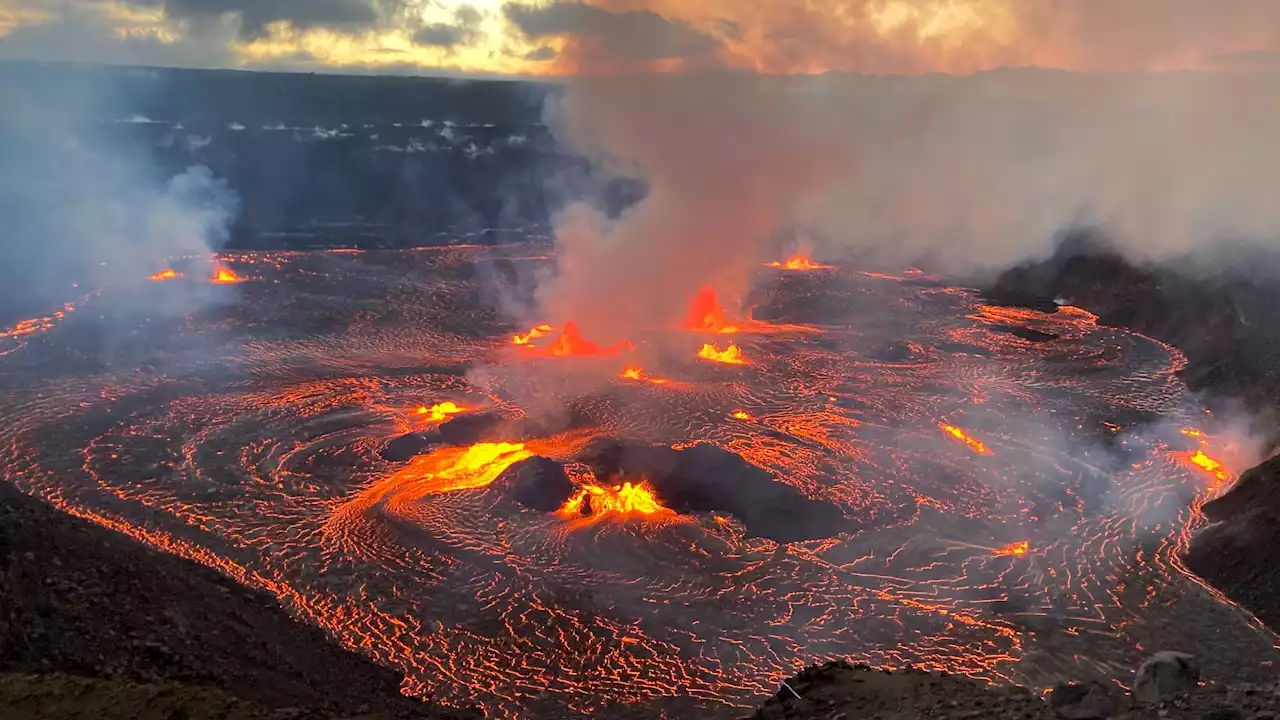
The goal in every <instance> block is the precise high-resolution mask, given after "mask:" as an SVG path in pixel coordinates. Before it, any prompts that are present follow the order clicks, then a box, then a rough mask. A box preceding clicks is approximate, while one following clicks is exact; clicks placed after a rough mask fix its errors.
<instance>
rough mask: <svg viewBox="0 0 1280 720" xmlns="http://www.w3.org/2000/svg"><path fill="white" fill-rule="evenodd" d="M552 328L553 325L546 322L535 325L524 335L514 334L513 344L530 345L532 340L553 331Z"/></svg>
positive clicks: (512, 337)
mask: <svg viewBox="0 0 1280 720" xmlns="http://www.w3.org/2000/svg"><path fill="white" fill-rule="evenodd" d="M551 330H552V327H551V326H550V325H546V324H542V325H534V326H533V327H531V328H529V332H527V333H525V334H524V335H512V336H511V344H512V345H528V344H529V343H530V342H532V341H534V340H537V339H538V338H540V337H542V336H543V335H546V334H547V333H549V332H551Z"/></svg>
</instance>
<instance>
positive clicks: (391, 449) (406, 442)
mask: <svg viewBox="0 0 1280 720" xmlns="http://www.w3.org/2000/svg"><path fill="white" fill-rule="evenodd" d="M438 442H439V440H438V439H433V438H431V437H430V436H428V435H423V434H422V433H409V434H408V435H401V436H400V437H398V438H396V439H394V440H392V441H391V442H389V443H387V446H386V447H384V448H382V452H381V453H380V454H381V455H382V459H383V460H389V461H391V462H405V461H407V460H412V459H413V458H414V457H416V456H418V455H421V454H423V453H425V452H426V451H428V450H430V449H431V448H432V447H434V446H435V445H436V444H438Z"/></svg>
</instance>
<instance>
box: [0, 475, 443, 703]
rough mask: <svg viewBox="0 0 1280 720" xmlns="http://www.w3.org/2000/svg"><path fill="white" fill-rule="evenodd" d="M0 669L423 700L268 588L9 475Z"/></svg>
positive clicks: (0, 524)
mask: <svg viewBox="0 0 1280 720" xmlns="http://www.w3.org/2000/svg"><path fill="white" fill-rule="evenodd" d="M0 671H2V672H21V673H48V672H65V673H71V674H75V675H80V676H88V677H96V678H108V679H115V680H122V681H132V682H169V681H172V682H180V683H187V684H191V685H204V686H211V687H216V688H219V689H220V690H221V691H223V692H225V693H229V694H231V695H233V696H235V697H238V698H240V699H243V700H247V701H251V702H255V703H259V704H261V705H264V706H266V707H270V708H283V707H295V708H307V709H316V710H325V711H330V712H335V713H340V714H342V715H343V716H351V715H356V714H360V713H362V712H365V711H367V710H374V711H381V712H383V713H389V714H390V715H391V716H393V717H420V716H422V715H421V714H420V713H422V712H423V711H424V710H426V706H424V705H423V704H422V703H419V702H417V701H414V700H410V699H408V698H405V697H404V696H402V695H401V694H400V692H399V685H400V674H399V673H397V672H395V671H392V670H389V669H386V668H382V667H379V666H377V665H375V664H373V663H372V662H371V661H369V660H368V659H366V658H364V657H361V656H359V655H356V654H355V653H352V652H348V651H346V650H344V649H342V648H340V647H338V646H337V645H336V644H335V643H333V642H332V641H331V640H330V639H329V638H328V637H327V636H326V635H325V633H324V632H323V631H322V630H320V629H319V628H316V627H312V626H309V625H305V624H303V623H299V622H295V621H294V620H293V619H292V618H290V617H289V615H288V613H286V612H285V611H284V610H283V609H282V608H281V607H280V605H279V604H278V602H277V601H276V599H275V597H273V596H271V595H269V594H267V593H264V592H260V591H257V590H251V589H249V588H246V587H244V586H242V585H239V584H237V583H236V582H234V581H232V580H231V579H229V578H227V577H226V576H224V575H222V574H221V573H218V572H217V571H215V570H212V569H210V568H207V567H204V566H202V565H197V564H195V563H193V562H190V561H188V560H185V559H182V558H179V557H176V556H173V555H167V554H165V553H162V552H159V551H157V550H153V549H151V548H149V547H147V546H144V545H141V544H139V543H138V542H136V541H134V540H132V539H130V538H128V537H125V536H123V535H120V534H118V533H115V532H113V531H111V530H107V529H105V528H102V527H99V526H97V525H93V524H91V523H89V522H87V521H85V520H81V519H78V518H74V517H71V516H69V515H65V514H63V513H61V512H59V511H57V510H55V509H54V508H53V507H51V506H49V505H46V504H45V503H43V502H41V501H39V500H36V499H35V498H32V497H28V496H27V495H24V494H23V493H22V492H20V491H19V490H17V489H16V488H15V487H14V486H13V485H11V484H10V483H9V482H7V481H0ZM432 712H433V713H434V714H428V715H426V716H427V717H458V716H463V717H468V716H467V715H465V714H462V715H453V714H449V713H444V712H438V713H435V711H432ZM0 715H4V710H3V708H0ZM91 716H93V715H92V713H87V714H81V715H78V716H77V717H91ZM6 717H8V716H7V715H6ZM173 717H177V715H174V716H173Z"/></svg>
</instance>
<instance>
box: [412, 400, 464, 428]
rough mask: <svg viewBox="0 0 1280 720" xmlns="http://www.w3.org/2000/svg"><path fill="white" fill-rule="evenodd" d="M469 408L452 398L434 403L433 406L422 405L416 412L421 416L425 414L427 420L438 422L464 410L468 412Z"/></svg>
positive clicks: (424, 417)
mask: <svg viewBox="0 0 1280 720" xmlns="http://www.w3.org/2000/svg"><path fill="white" fill-rule="evenodd" d="M467 410H468V408H465V407H462V406H461V405H458V404H457V403H455V402H453V401H451V400H446V401H445V402H442V403H437V404H435V405H432V406H431V407H427V406H426V405H422V406H420V407H419V408H418V409H417V411H416V413H417V414H418V415H420V416H423V418H422V419H423V420H424V421H426V422H437V423H438V422H444V421H445V420H447V419H448V418H449V416H451V415H457V414H459V413H464V412H467Z"/></svg>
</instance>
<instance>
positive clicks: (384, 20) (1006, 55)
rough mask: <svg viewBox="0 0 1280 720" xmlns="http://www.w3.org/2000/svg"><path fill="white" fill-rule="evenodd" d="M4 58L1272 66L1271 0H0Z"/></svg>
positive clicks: (670, 65) (413, 68) (606, 65)
mask: <svg viewBox="0 0 1280 720" xmlns="http://www.w3.org/2000/svg"><path fill="white" fill-rule="evenodd" d="M0 59H29V60H62V61H73V62H107V63H125V64H143V65H161V66H179V67H213V68H243V69H272V70H296V71H334V72H379V73H396V74H423V75H433V74H457V73H466V74H484V75H514V76H532V75H538V76H575V75H612V74H619V73H626V72H633V71H665V72H678V71H687V70H691V69H699V68H735V69H746V70H752V71H755V72H760V73H767V74H795V73H805V74H815V73H824V72H831V71H837V72H857V73H875V74H919V73H928V72H944V73H951V74H966V73H973V72H979V71H983V70H989V69H993V68H997V67H1010V66H1017V67H1023V66H1037V67H1049V68H1060V69H1066V70H1086V71H1127V70H1177V69H1195V70H1265V69H1280V2H1277V1H1274V0H585V1H584V2H563V1H553V2H547V1H546V0H514V1H507V0H0Z"/></svg>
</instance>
